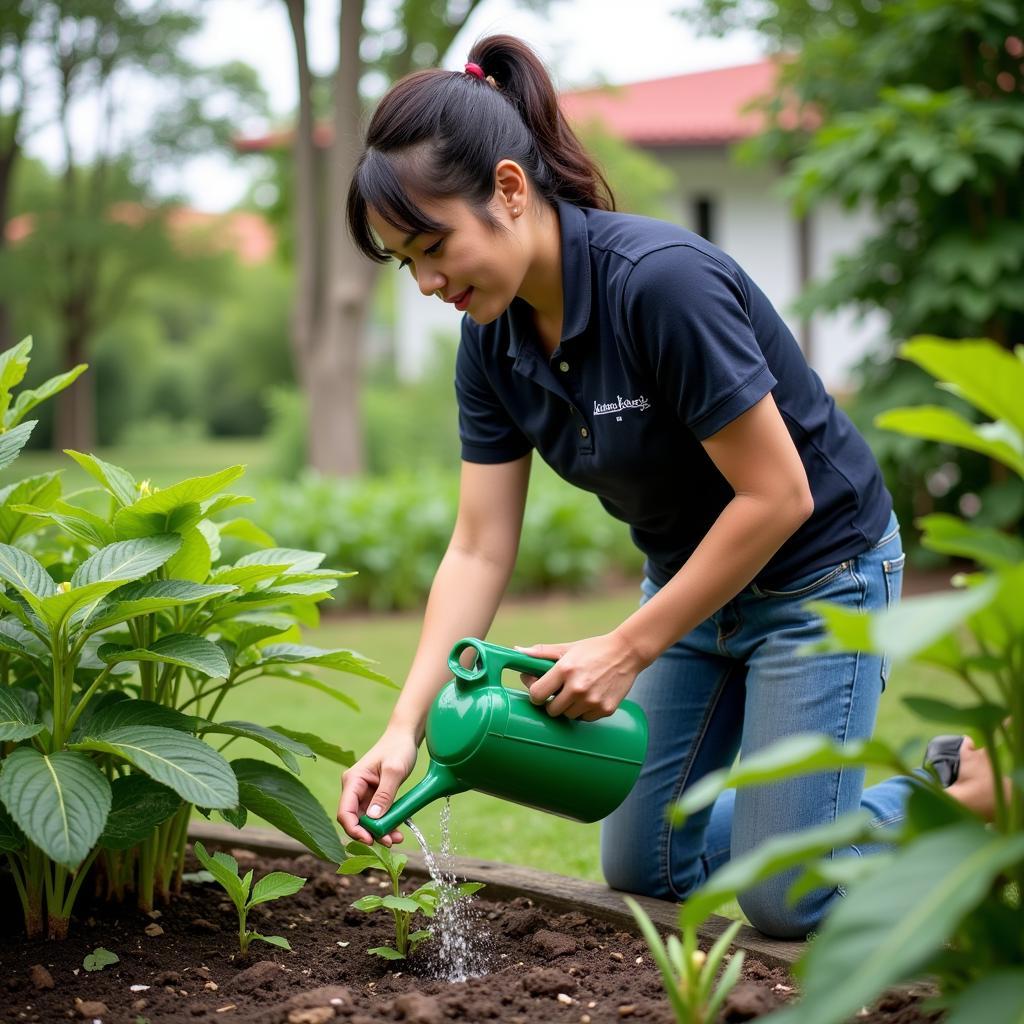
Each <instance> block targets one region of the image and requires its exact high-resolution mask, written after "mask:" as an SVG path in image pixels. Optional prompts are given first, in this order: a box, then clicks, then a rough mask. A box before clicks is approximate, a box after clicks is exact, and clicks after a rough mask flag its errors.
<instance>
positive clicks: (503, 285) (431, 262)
mask: <svg viewBox="0 0 1024 1024" xmlns="http://www.w3.org/2000/svg"><path fill="white" fill-rule="evenodd" d="M423 210H424V212H425V213H426V214H427V215H428V216H430V217H431V218H432V219H434V220H436V221H437V222H438V223H441V224H446V225H447V226H448V229H447V231H445V232H443V233H440V234H430V235H415V236H414V237H410V236H409V234H408V232H406V231H404V230H402V229H401V228H396V227H395V226H394V225H393V224H389V223H388V222H387V221H386V220H384V218H383V217H381V216H380V215H379V214H378V213H377V211H376V210H374V209H373V208H372V207H371V208H370V210H369V213H368V219H369V221H370V226H371V227H372V228H373V230H374V231H376V232H377V235H378V237H379V238H380V240H381V241H382V242H383V243H384V247H385V248H386V249H388V250H390V251H391V252H392V254H393V255H394V258H395V259H396V260H398V261H400V263H401V264H402V265H404V266H406V267H407V268H408V269H409V272H410V273H411V274H412V276H413V277H414V278H415V279H416V283H417V284H418V285H419V288H420V291H421V292H423V294H424V295H436V296H437V297H438V298H440V299H442V300H443V301H445V302H451V303H453V305H454V306H455V308H456V309H458V310H465V311H466V312H467V313H469V315H470V316H471V317H472V318H473V319H474V320H475V321H476V322H477V323H479V324H488V323H490V322H491V321H492V320H496V319H497V318H498V317H499V316H501V314H502V313H504V312H505V310H506V309H508V307H509V305H510V303H511V302H512V300H513V299H514V298H515V296H516V292H517V291H518V289H519V287H520V285H521V284H522V282H523V278H524V277H525V275H526V271H527V267H528V262H529V261H528V257H527V253H526V249H525V247H524V245H523V241H522V240H521V239H520V237H519V236H518V234H517V232H516V230H515V226H514V224H515V222H514V221H513V218H512V215H511V214H510V212H509V210H508V208H507V206H506V204H504V203H503V202H500V203H499V202H498V201H492V203H491V211H492V213H493V214H494V215H495V216H496V217H497V218H498V220H499V222H500V223H501V225H502V226H503V227H504V228H505V229H507V230H501V228H498V229H495V228H492V227H491V226H490V225H488V224H485V223H484V222H483V221H482V220H480V218H479V217H478V216H477V215H476V213H474V211H473V210H472V209H471V208H470V207H469V205H468V204H467V203H466V202H465V201H464V200H462V199H443V200H435V201H432V202H429V203H424V204H423Z"/></svg>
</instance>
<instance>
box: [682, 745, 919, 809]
mask: <svg viewBox="0 0 1024 1024" xmlns="http://www.w3.org/2000/svg"><path fill="white" fill-rule="evenodd" d="M861 765H877V766H879V767H882V768H888V769H890V770H891V771H895V772H898V773H900V774H905V775H909V774H910V773H911V772H912V771H913V769H912V767H911V766H910V765H908V764H906V763H905V762H904V760H903V758H902V757H901V756H900V755H899V753H898V752H897V751H896V750H894V749H893V748H892V747H890V746H889V745H888V744H887V743H885V742H884V741H883V740H876V739H871V740H857V741H854V742H851V743H846V744H842V743H837V742H836V741H835V740H832V739H829V738H828V737H827V736H823V735H821V734H820V733H798V734H797V735H795V736H787V737H785V738H784V739H781V740H778V741H777V742H775V743H773V744H772V745H771V746H770V747H765V749H764V750H759V751H757V753H754V754H751V755H750V756H749V757H744V758H742V759H741V760H740V761H739V763H738V764H736V765H734V766H733V767H731V768H721V769H719V770H718V771H714V772H709V773H708V774H707V775H705V776H704V777H703V778H702V779H701V780H700V781H699V782H696V783H695V784H694V785H693V786H692V787H691V788H690V789H689V790H687V791H686V792H685V793H684V794H683V796H682V798H681V799H680V800H679V802H678V803H677V804H676V805H675V807H673V808H672V809H671V811H670V815H671V818H672V821H673V822H674V823H676V824H681V823H682V822H683V821H684V820H685V819H686V817H687V816H688V815H690V814H694V813H695V812H696V811H699V810H702V809H703V808H705V807H708V806H710V805H711V804H712V803H714V801H715V799H716V798H717V797H718V796H719V795H720V794H721V793H723V792H724V791H725V790H727V789H734V788H735V787H737V786H760V785H763V784H765V783H767V782H776V781H778V780H779V779H788V778H793V777H795V776H799V775H808V774H811V773H812V772H821V771H831V770H834V769H836V768H851V767H860V766H861Z"/></svg>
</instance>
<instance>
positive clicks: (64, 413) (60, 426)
mask: <svg viewBox="0 0 1024 1024" xmlns="http://www.w3.org/2000/svg"><path fill="white" fill-rule="evenodd" d="M65 323H66V324H67V325H68V326H67V332H66V333H65V336H64V344H63V345H62V346H61V352H62V353H63V363H64V365H63V366H62V367H61V372H64V371H65V370H70V369H73V368H74V367H75V366H77V365H78V364H79V363H84V362H85V361H86V358H85V355H86V347H87V343H88V338H89V331H88V329H87V328H86V326H85V325H84V323H82V322H80V321H79V320H78V318H77V317H75V316H74V314H72V313H67V314H66V319H65ZM95 425H96V407H95V397H94V395H93V389H92V378H91V377H90V376H89V374H85V375H84V376H82V377H80V378H79V379H78V380H77V381H76V382H75V385H74V387H70V388H68V389H67V390H66V391H64V392H62V393H61V395H60V400H59V401H58V402H57V403H56V410H55V418H54V430H53V443H54V447H55V448H56V449H57V450H58V451H63V450H64V449H65V448H73V449H74V450H75V451H78V452H88V451H91V450H92V449H93V448H94V447H95V446H96V436H95V429H96V427H95Z"/></svg>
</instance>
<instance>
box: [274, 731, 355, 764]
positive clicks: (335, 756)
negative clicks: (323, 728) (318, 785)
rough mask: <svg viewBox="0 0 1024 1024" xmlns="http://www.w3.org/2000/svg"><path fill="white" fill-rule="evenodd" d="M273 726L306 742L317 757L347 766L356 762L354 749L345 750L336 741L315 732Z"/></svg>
mask: <svg viewBox="0 0 1024 1024" xmlns="http://www.w3.org/2000/svg"><path fill="white" fill-rule="evenodd" d="M271 728H273V730H274V731H275V732H279V733H283V734H284V735H285V736H289V737H291V739H293V740H297V741H298V742H299V743H304V744H305V745H306V746H307V747H309V749H310V750H312V751H313V753H314V754H316V756H317V757H322V758H324V759H325V760H327V761H332V762H333V763H334V764H340V765H344V766H345V767H348V766H349V765H353V764H355V761H356V756H355V753H354V752H353V751H351V750H344V749H343V748H342V747H339V746H338V745H337V744H336V743H331V742H330V741H329V740H325V739H321V738H320V737H319V736H318V735H317V734H316V733H314V732H299V731H298V730H296V729H288V728H286V727H285V726H283V725H275V726H272V727H271Z"/></svg>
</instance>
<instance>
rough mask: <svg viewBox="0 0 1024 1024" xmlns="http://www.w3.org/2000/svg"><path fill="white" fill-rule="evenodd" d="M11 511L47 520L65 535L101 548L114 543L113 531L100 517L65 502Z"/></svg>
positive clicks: (26, 506) (15, 508)
mask: <svg viewBox="0 0 1024 1024" xmlns="http://www.w3.org/2000/svg"><path fill="white" fill-rule="evenodd" d="M12 511H14V512H18V513H20V514H22V515H26V516H32V517H34V518H38V519H48V520H49V521H50V522H52V523H55V524H56V525H57V526H59V527H60V528H61V530H63V531H64V532H65V533H67V534H70V536H72V537H75V538H77V539H78V540H81V541H85V543H86V544H91V545H92V546H93V547H97V548H102V547H106V546H107V545H108V544H112V543H113V542H114V531H113V529H111V527H110V526H109V524H108V523H107V522H106V521H105V520H104V519H102V518H100V516H97V515H96V514H95V513H93V512H90V511H89V510H88V509H84V508H79V507H78V506H77V505H71V504H69V503H68V502H66V501H58V502H56V503H55V504H54V506H53V508H52V509H42V508H39V507H38V506H35V505H24V504H22V505H15V506H13V507H12Z"/></svg>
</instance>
